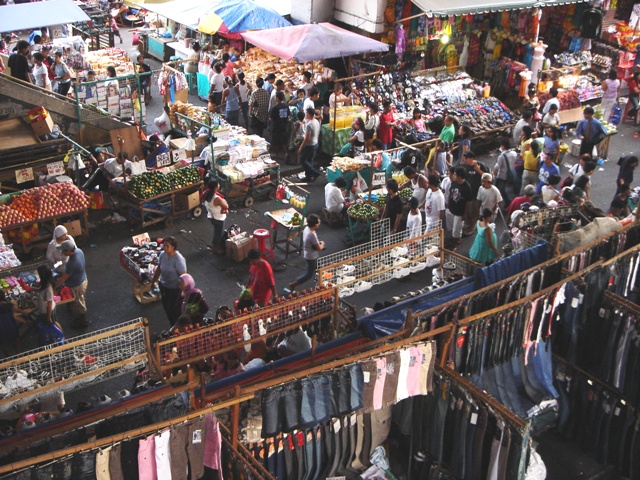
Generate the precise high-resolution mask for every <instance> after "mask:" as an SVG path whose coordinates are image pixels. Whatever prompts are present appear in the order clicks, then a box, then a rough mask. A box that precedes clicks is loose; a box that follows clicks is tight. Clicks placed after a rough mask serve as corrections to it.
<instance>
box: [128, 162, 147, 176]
mask: <svg viewBox="0 0 640 480" xmlns="http://www.w3.org/2000/svg"><path fill="white" fill-rule="evenodd" d="M146 171H147V166H146V165H145V163H144V160H141V161H139V162H131V175H139V174H141V173H144V172H146Z"/></svg>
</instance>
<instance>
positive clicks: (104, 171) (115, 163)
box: [82, 152, 131, 192]
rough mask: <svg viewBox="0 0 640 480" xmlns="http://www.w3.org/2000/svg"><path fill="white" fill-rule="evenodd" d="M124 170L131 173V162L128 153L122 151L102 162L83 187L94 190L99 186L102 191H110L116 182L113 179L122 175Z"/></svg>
mask: <svg viewBox="0 0 640 480" xmlns="http://www.w3.org/2000/svg"><path fill="white" fill-rule="evenodd" d="M123 172H126V173H128V174H131V162H130V161H129V160H128V157H127V154H126V153H124V152H120V153H118V156H117V157H115V158H109V159H107V160H105V161H104V162H103V163H101V164H100V165H99V166H98V168H96V170H95V171H94V172H93V174H91V176H90V177H89V179H88V180H87V181H86V182H85V184H84V185H83V186H82V188H83V189H84V190H93V189H94V188H95V187H98V189H99V190H100V191H101V192H108V191H109V188H110V187H111V185H113V183H114V182H113V179H114V178H118V177H121V176H122V175H123Z"/></svg>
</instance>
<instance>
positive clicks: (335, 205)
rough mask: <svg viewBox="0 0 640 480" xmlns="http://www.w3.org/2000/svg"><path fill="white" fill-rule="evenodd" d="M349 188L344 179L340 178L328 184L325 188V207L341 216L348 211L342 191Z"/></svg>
mask: <svg viewBox="0 0 640 480" xmlns="http://www.w3.org/2000/svg"><path fill="white" fill-rule="evenodd" d="M345 188H347V181H346V180H345V179H344V177H338V178H336V179H335V181H334V182H333V183H327V185H326V186H325V187H324V206H325V208H326V209H327V210H329V211H330V212H331V213H337V214H341V213H343V212H344V211H345V210H346V206H345V204H344V195H343V194H342V191H343V190H344V189H345Z"/></svg>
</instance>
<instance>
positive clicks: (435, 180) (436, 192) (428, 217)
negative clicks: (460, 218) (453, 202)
mask: <svg viewBox="0 0 640 480" xmlns="http://www.w3.org/2000/svg"><path fill="white" fill-rule="evenodd" d="M427 180H428V182H429V188H428V189H427V195H426V197H425V201H424V213H425V225H426V228H425V230H424V231H425V232H432V231H433V230H435V229H436V228H437V223H438V222H442V221H444V212H445V199H444V193H443V192H442V190H440V178H439V177H438V175H434V174H431V175H429V176H428V177H427ZM442 226H443V225H442Z"/></svg>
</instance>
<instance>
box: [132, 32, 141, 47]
mask: <svg viewBox="0 0 640 480" xmlns="http://www.w3.org/2000/svg"><path fill="white" fill-rule="evenodd" d="M138 43H140V37H139V36H138V34H137V33H134V34H133V37H132V38H131V45H138Z"/></svg>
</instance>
